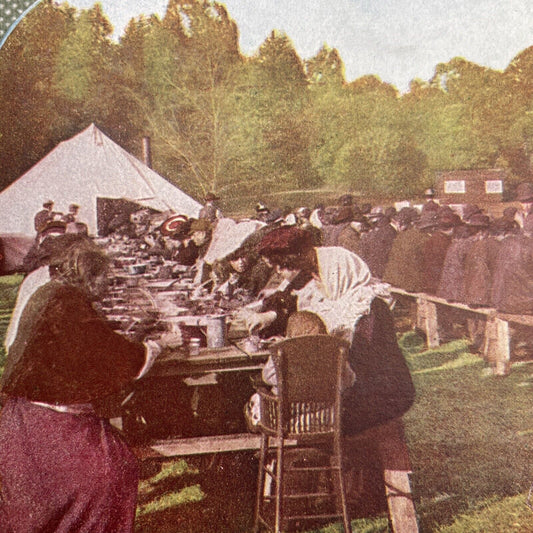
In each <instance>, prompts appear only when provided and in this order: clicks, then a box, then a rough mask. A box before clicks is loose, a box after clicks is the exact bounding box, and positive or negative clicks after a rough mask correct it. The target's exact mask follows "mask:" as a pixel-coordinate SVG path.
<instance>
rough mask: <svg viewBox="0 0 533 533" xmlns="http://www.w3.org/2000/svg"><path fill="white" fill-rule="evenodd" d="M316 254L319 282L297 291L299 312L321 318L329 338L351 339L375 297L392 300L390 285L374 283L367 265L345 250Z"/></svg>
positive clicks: (323, 249)
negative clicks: (341, 337)
mask: <svg viewBox="0 0 533 533" xmlns="http://www.w3.org/2000/svg"><path fill="white" fill-rule="evenodd" d="M316 254H317V259H318V277H319V279H313V280H311V281H310V282H309V283H308V284H307V285H306V286H305V287H303V288H302V289H301V290H299V291H295V294H296V295H297V297H298V310H300V311H311V312H313V313H316V314H317V315H319V316H320V317H321V318H322V320H323V321H324V322H325V324H326V326H327V328H328V331H329V332H330V334H346V335H347V336H350V337H351V333H353V330H354V328H355V325H356V324H357V322H358V320H359V319H360V318H361V317H362V316H363V315H366V314H368V312H369V311H370V305H371V304H372V300H373V299H374V298H375V297H376V296H380V297H382V298H384V299H385V300H390V292H389V290H388V288H389V285H387V284H386V283H382V282H380V281H378V280H375V279H372V277H371V274H370V270H369V268H368V266H367V265H366V263H365V262H364V261H363V260H362V259H361V258H360V257H359V256H357V255H356V254H354V253H352V252H350V251H349V250H346V249H345V248H341V247H338V246H331V247H320V248H316ZM350 340H351V339H350Z"/></svg>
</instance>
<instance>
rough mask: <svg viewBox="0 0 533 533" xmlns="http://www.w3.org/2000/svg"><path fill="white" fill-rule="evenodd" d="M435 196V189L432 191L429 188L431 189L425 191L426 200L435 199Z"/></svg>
mask: <svg viewBox="0 0 533 533" xmlns="http://www.w3.org/2000/svg"><path fill="white" fill-rule="evenodd" d="M435 194H436V193H435V189H431V188H429V189H426V190H425V191H424V196H425V197H426V198H433V197H434V196H435Z"/></svg>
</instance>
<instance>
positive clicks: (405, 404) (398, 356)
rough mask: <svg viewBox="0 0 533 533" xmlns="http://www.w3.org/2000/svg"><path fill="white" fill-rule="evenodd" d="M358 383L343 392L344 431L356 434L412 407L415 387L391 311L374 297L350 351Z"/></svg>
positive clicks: (357, 327) (358, 326) (358, 324)
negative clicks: (399, 343) (395, 329)
mask: <svg viewBox="0 0 533 533" xmlns="http://www.w3.org/2000/svg"><path fill="white" fill-rule="evenodd" d="M349 362H350V365H351V367H352V369H353V371H354V372H355V384H354V385H353V386H352V387H351V388H349V389H347V390H346V391H345V392H344V393H343V415H342V416H343V419H342V424H343V431H344V433H345V434H347V435H353V434H356V433H359V432H361V431H364V430H365V429H368V428H370V427H373V426H377V425H380V424H383V423H384V422H386V421H388V420H391V419H393V418H397V417H398V416H401V415H402V414H403V413H405V412H406V411H408V410H409V408H410V407H411V406H412V404H413V402H414V398H415V389H414V385H413V381H412V379H411V374H410V372H409V369H408V367H407V364H406V362H405V358H404V356H403V354H402V352H401V350H400V348H399V346H398V342H397V340H396V333H395V331H394V322H393V318H392V313H391V312H390V310H389V308H388V306H387V304H386V303H385V302H384V301H383V300H381V299H379V298H375V299H374V301H373V302H372V305H371V309H370V313H369V314H368V315H365V316H363V317H362V318H361V319H360V320H359V322H358V323H357V326H356V328H355V332H354V335H353V340H352V345H351V348H350V352H349Z"/></svg>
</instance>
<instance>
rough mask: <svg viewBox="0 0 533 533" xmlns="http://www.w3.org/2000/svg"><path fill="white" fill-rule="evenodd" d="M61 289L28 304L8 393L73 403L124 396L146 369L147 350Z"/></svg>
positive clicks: (74, 292)
mask: <svg viewBox="0 0 533 533" xmlns="http://www.w3.org/2000/svg"><path fill="white" fill-rule="evenodd" d="M57 285H58V284H54V283H49V284H47V285H45V286H44V287H41V289H39V290H38V291H37V292H36V293H35V294H34V295H33V296H32V298H30V300H29V302H28V304H27V305H26V307H25V309H24V311H23V313H22V316H21V319H20V323H19V329H18V332H17V336H16V339H15V341H14V343H13V345H12V346H11V348H10V351H9V354H8V361H7V364H6V370H5V373H4V376H3V378H2V392H4V393H6V394H8V395H10V396H21V397H25V398H28V399H30V400H33V401H43V402H47V403H59V404H71V403H86V402H91V401H93V400H95V399H98V398H102V397H104V396H107V395H109V394H112V393H114V392H117V391H119V390H120V389H121V388H122V387H124V386H125V385H127V384H129V383H130V382H131V381H132V380H133V379H134V378H135V377H136V375H137V374H138V373H139V371H140V369H141V368H142V366H143V364H144V361H145V348H144V346H143V345H142V344H140V343H135V342H131V341H130V340H128V339H126V338H125V337H123V336H122V335H119V334H118V333H116V332H115V331H113V330H112V329H111V327H110V326H109V324H108V323H107V322H106V321H105V320H104V319H102V318H100V317H99V316H98V314H97V313H96V311H95V310H94V309H93V308H92V306H91V303H90V302H89V301H88V300H87V299H86V298H85V297H84V295H83V293H81V291H79V290H78V289H76V288H74V287H68V286H59V287H58V286H57Z"/></svg>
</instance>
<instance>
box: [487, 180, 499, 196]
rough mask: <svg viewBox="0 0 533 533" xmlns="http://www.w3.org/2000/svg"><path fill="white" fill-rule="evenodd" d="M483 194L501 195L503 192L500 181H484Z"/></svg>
mask: <svg viewBox="0 0 533 533" xmlns="http://www.w3.org/2000/svg"><path fill="white" fill-rule="evenodd" d="M485 192H486V193H487V194H501V193H502V192H503V181H502V180H486V181H485Z"/></svg>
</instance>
